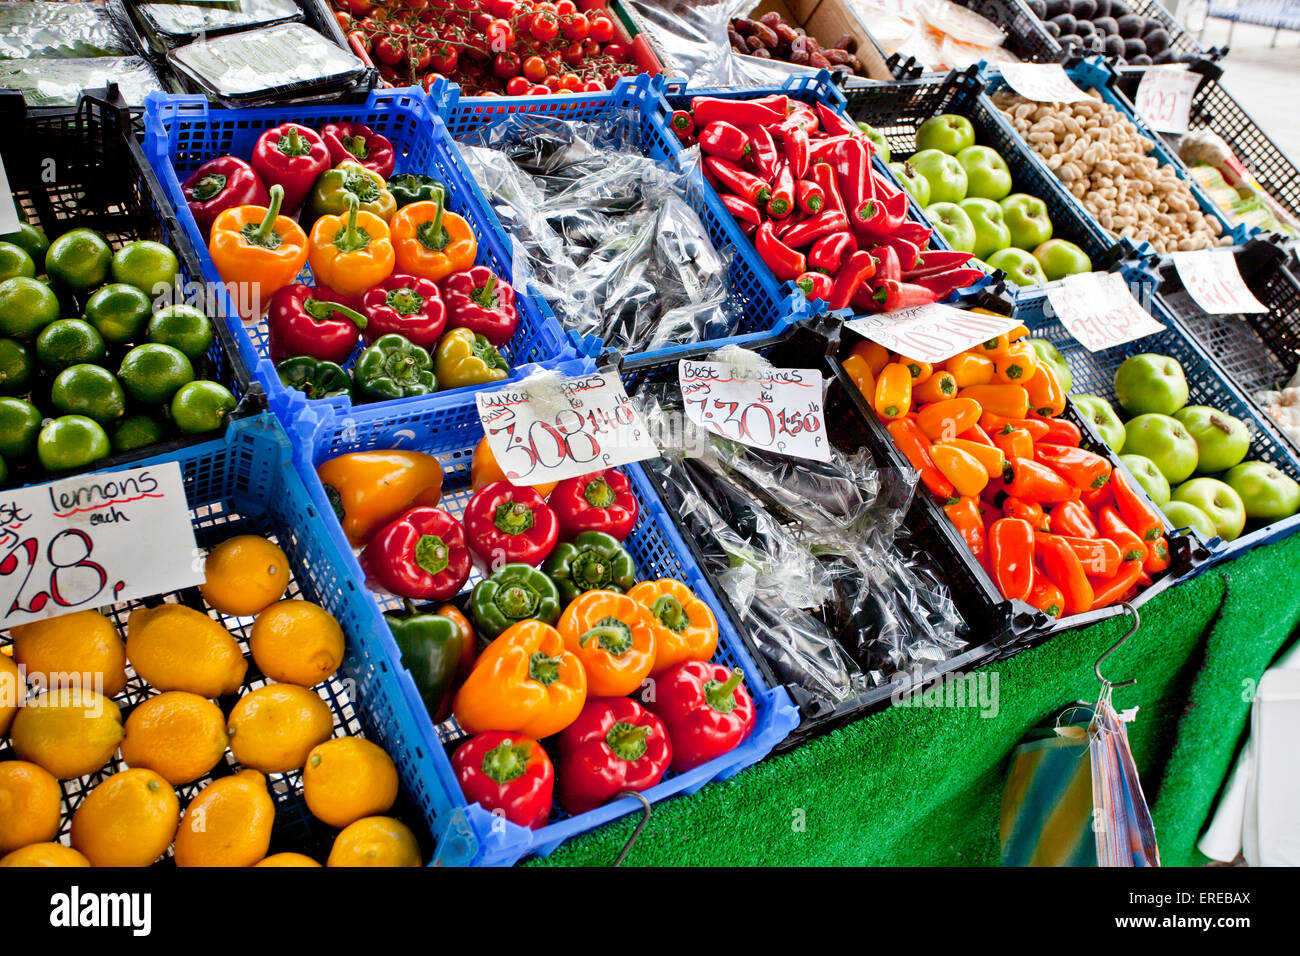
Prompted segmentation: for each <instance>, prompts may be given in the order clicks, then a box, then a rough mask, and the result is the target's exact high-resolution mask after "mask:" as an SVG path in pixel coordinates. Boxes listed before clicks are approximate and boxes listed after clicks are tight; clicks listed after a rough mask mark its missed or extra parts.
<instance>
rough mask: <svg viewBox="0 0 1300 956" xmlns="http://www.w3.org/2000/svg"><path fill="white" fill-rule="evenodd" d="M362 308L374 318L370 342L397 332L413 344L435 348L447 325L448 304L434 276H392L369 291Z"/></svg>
mask: <svg viewBox="0 0 1300 956" xmlns="http://www.w3.org/2000/svg"><path fill="white" fill-rule="evenodd" d="M361 308H362V310H363V311H364V312H365V313H366V318H368V319H369V320H370V322H369V324H368V325H367V326H366V331H365V336H366V341H367V342H373V341H374V340H375V339H377V338H379V337H380V336H381V335H387V334H389V333H390V332H396V333H397V334H399V335H401V336H403V337H404V338H405V339H406V340H407V341H409V342H410V343H412V344H413V345H418V346H420V348H422V349H431V348H433V347H434V346H436V345H437V344H438V339H440V338H441V337H442V333H443V330H444V329H445V328H446V327H447V306H446V304H445V303H444V302H443V301H442V296H441V295H440V294H439V292H438V284H437V283H436V282H434V281H433V280H432V279H423V278H420V277H418V276H404V275H394V276H389V277H388V278H387V279H385V280H383V281H382V282H380V283H379V284H377V285H374V286H372V287H371V288H369V289H367V290H366V293H365V295H363V296H362V297H361Z"/></svg>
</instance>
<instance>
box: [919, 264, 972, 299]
mask: <svg viewBox="0 0 1300 956" xmlns="http://www.w3.org/2000/svg"><path fill="white" fill-rule="evenodd" d="M904 275H906V273H904ZM982 278H984V273H983V272H981V271H980V270H979V269H949V270H948V271H947V272H937V273H935V274H933V275H927V276H914V277H912V278H910V279H908V280H907V281H908V282H911V283H912V284H914V285H919V286H924V287H925V288H927V289H929V290H930V291H931V292H933V293H934V298H935V301H939V300H941V299H946V298H948V296H950V295H952V294H953V293H954V292H956V291H957V290H958V289H964V288H966V286H968V285H970V284H971V283H973V282H978V281H979V280H980V279H982Z"/></svg>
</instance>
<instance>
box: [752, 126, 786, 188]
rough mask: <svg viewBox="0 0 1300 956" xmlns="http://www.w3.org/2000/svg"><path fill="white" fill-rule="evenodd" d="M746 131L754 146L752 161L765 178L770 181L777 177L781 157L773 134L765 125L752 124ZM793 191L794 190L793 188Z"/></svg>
mask: <svg viewBox="0 0 1300 956" xmlns="http://www.w3.org/2000/svg"><path fill="white" fill-rule="evenodd" d="M746 131H747V133H748V135H749V141H750V143H751V144H752V145H753V147H754V148H753V151H752V152H751V153H750V155H749V161H750V163H751V164H752V165H753V167H754V169H755V170H756V171H757V172H758V174H759V175H760V176H762V177H763V178H764V179H766V180H769V181H770V180H774V179H776V174H777V167H778V166H780V164H781V157H780V156H779V155H778V154H777V151H776V141H775V140H774V139H772V134H771V133H770V132H769V131H768V130H767V128H766V127H763V126H750V127H747V128H746ZM791 191H792V192H793V189H792V190H791Z"/></svg>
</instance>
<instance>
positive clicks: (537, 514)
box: [465, 481, 560, 567]
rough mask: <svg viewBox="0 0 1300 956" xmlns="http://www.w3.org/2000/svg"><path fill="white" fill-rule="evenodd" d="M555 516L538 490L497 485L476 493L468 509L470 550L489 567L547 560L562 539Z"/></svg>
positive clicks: (537, 563)
mask: <svg viewBox="0 0 1300 956" xmlns="http://www.w3.org/2000/svg"><path fill="white" fill-rule="evenodd" d="M559 532H560V526H559V522H558V521H557V520H556V517H555V512H554V511H552V510H551V509H550V507H548V506H547V504H546V499H545V498H543V497H542V496H541V494H539V493H538V491H537V489H536V488H530V487H527V486H524V485H512V484H511V483H510V482H508V481H494V482H492V483H491V484H488V485H484V486H483V487H482V488H480V489H479V490H478V491H476V492H475V493H474V497H473V498H471V499H470V501H469V506H468V507H467V508H466V509H465V536H466V538H467V540H468V542H469V548H470V550H471V551H473V552H474V553H475V554H476V555H478V557H479V558H480V560H482V561H483V563H484V564H486V565H487V566H489V567H499V566H500V565H501V564H505V563H508V562H522V563H523V564H531V565H533V566H534V567H536V566H537V565H539V564H541V563H542V562H543V561H545V560H546V557H547V555H549V554H550V553H551V550H552V549H553V548H554V547H555V542H556V540H557V539H558V538H559Z"/></svg>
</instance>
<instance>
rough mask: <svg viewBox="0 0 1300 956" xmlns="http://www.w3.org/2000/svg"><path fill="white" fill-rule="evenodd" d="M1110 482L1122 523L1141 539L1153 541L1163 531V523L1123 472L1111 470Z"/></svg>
mask: <svg viewBox="0 0 1300 956" xmlns="http://www.w3.org/2000/svg"><path fill="white" fill-rule="evenodd" d="M1111 484H1112V485H1113V486H1114V491H1115V506H1116V507H1117V508H1119V513H1120V514H1121V515H1122V516H1123V518H1124V523H1125V524H1127V525H1128V526H1129V527H1130V528H1132V529H1133V530H1134V531H1136V532H1137V534H1138V536H1139V537H1140V538H1141V539H1142V540H1143V541H1147V542H1151V541H1154V540H1155V539H1156V538H1158V537H1160V536H1161V535H1162V534H1164V533H1165V526H1164V523H1163V522H1162V521H1161V520H1160V518H1159V516H1157V515H1156V513H1155V512H1154V511H1153V510H1152V508H1151V506H1150V505H1148V504H1147V503H1146V501H1144V500H1143V499H1142V498H1141V497H1140V496H1139V495H1138V493H1137V492H1136V491H1135V490H1134V489H1133V486H1132V485H1131V484H1129V481H1128V479H1127V478H1125V477H1124V473H1123V472H1121V471H1115V472H1113V473H1112V474H1111Z"/></svg>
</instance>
